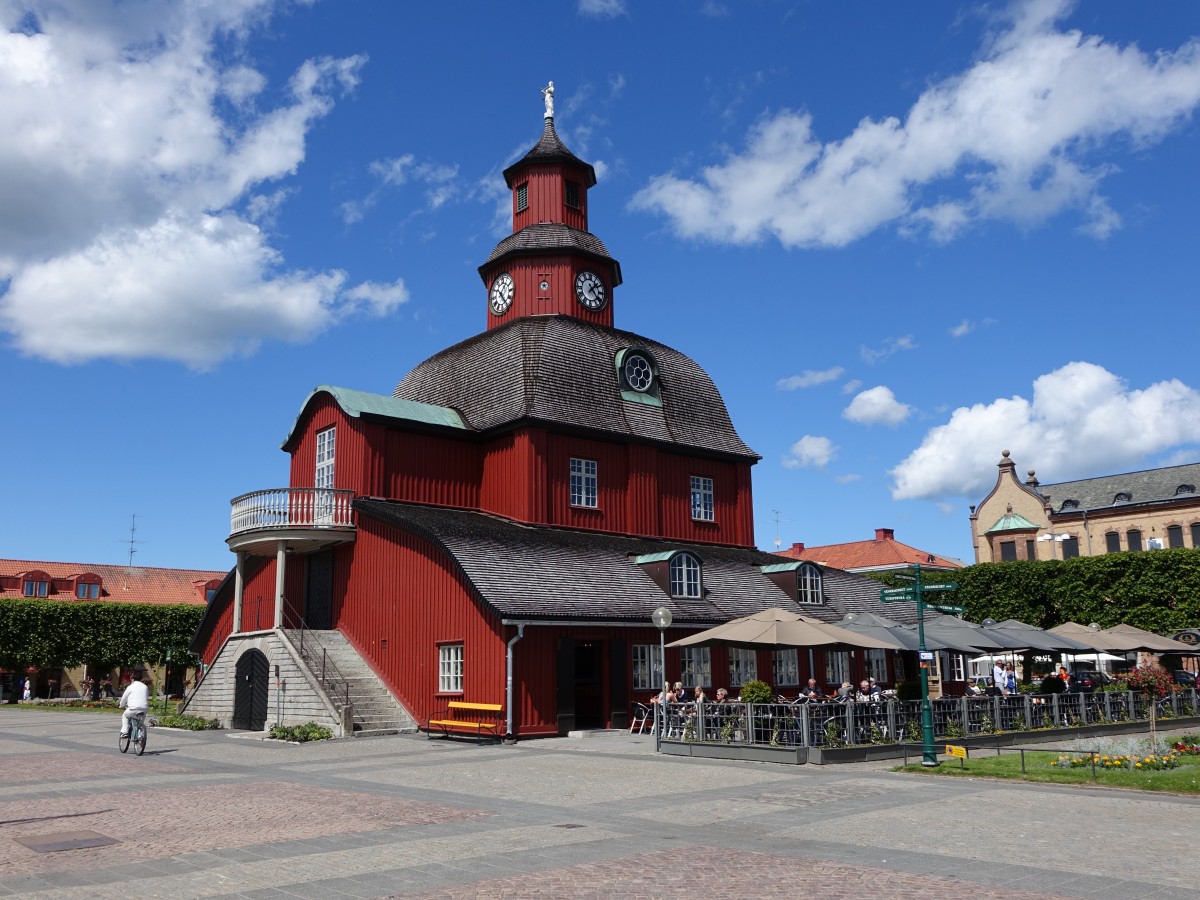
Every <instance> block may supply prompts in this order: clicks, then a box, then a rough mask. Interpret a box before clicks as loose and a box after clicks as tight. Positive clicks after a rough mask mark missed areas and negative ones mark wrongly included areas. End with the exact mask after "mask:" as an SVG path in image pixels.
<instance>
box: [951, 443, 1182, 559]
mask: <svg viewBox="0 0 1200 900" xmlns="http://www.w3.org/2000/svg"><path fill="white" fill-rule="evenodd" d="M997 468H998V470H999V471H998V472H997V475H996V484H995V486H993V487H992V490H991V492H990V493H988V495H987V496H986V497H984V498H983V500H982V501H980V502H979V504H978V505H976V506H972V507H971V516H970V522H971V539H972V543H973V545H974V548H975V561H976V562H1009V561H1015V560H1029V559H1042V560H1045V559H1071V558H1072V557H1076V556H1099V555H1101V554H1104V553H1119V552H1121V551H1126V550H1134V551H1138V550H1159V549H1164V548H1170V547H1200V493H1197V488H1198V487H1200V463H1193V464H1190V465H1184V466H1167V467H1164V468H1161V469H1147V470H1144V471H1140V472H1127V473H1125V474H1122V475H1101V476H1098V477H1096V478H1085V479H1082V480H1079V481H1064V482H1061V483H1059V484H1041V483H1039V482H1038V480H1037V476H1036V474H1035V472H1034V470H1032V469H1030V470H1029V471H1028V472H1027V473H1026V478H1025V480H1024V481H1021V479H1020V478H1018V477H1017V471H1016V469H1017V467H1016V463H1014V462H1013V460H1012V459H1011V458H1010V456H1009V452H1008V451H1007V450H1005V451H1004V452H1003V454H1002V456H1001V459H1000V462H999V463H997Z"/></svg>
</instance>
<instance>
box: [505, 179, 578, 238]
mask: <svg viewBox="0 0 1200 900" xmlns="http://www.w3.org/2000/svg"><path fill="white" fill-rule="evenodd" d="M565 181H574V182H576V183H577V184H578V185H579V208H578V209H576V208H573V207H570V206H567V205H566V197H565V195H564V193H563V184H564V182H565ZM521 184H527V185H528V186H529V190H528V195H527V197H528V201H529V205H528V206H527V207H526V208H525V209H524V210H521V211H518V210H517V192H516V188H517V187H518V186H519V185H521ZM512 194H513V206H512V210H513V231H514V232H516V231H520V230H521V229H522V228H526V227H528V226H530V225H537V224H540V223H542V222H561V223H563V224H564V225H569V226H570V227H571V228H577V229H579V230H580V231H587V228H588V224H587V223H588V218H587V205H588V187H587V183H586V181H584V178H583V173H582V172H580V171H579V170H577V169H575V168H573V167H568V166H561V165H558V166H546V165H539V166H532V167H530V168H529V169H526V170H525V171H524V172H523V173H521V175H520V177H519V178H518V179H517V181H516V183H515V184H514V185H513V192H512Z"/></svg>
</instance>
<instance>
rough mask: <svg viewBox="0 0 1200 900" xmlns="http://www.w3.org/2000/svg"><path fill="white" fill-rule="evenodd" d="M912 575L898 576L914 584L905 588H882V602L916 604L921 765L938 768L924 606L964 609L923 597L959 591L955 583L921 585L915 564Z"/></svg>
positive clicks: (919, 567) (917, 567)
mask: <svg viewBox="0 0 1200 900" xmlns="http://www.w3.org/2000/svg"><path fill="white" fill-rule="evenodd" d="M912 568H913V571H912V574H911V575H909V574H897V575H894V576H893V577H894V578H895V579H896V580H897V581H911V582H912V584H910V585H904V586H902V587H890V588H883V589H882V590H880V592H879V602H880V603H912V602H914V601H915V602H916V604H917V639H918V644H917V647H918V653H919V656H920V659H921V744H922V747H921V765H923V766H929V767H931V768H932V767H933V766H937V765H939V763H938V758H937V750H936V749H935V748H934V746H933V706H932V705H931V704H930V702H929V669H928V668H927V665H928V663H929V662H931V661H932V660H933V653H931V652H930V651H928V650H926V649H925V607H926V606H930V607H932V608H933V609H937V610H941V611H942V612H954V613H961V612H963V608H962V607H961V606H950V605H937V604H926V602H925V600H924V597H923V595H924V594H926V593H929V592H931V591H932V592H934V593H940V592H942V591H956V590H958V585H957V584H954V583H953V582H948V583H946V584H929V585H923V584H921V564H920V563H915V564H914V565H913V567H912Z"/></svg>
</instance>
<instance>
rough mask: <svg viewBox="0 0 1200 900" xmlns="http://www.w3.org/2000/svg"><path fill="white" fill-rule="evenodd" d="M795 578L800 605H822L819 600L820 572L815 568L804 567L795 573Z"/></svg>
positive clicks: (810, 566) (820, 599)
mask: <svg viewBox="0 0 1200 900" xmlns="http://www.w3.org/2000/svg"><path fill="white" fill-rule="evenodd" d="M796 578H797V579H798V580H799V588H800V591H799V594H798V596H799V599H800V602H801V603H822V602H824V601H823V600H822V598H821V570H820V569H818V568H817V567H816V566H812V565H806V566H801V567H800V571H799V572H797V573H796Z"/></svg>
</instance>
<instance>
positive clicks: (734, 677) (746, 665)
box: [729, 647, 758, 687]
mask: <svg viewBox="0 0 1200 900" xmlns="http://www.w3.org/2000/svg"><path fill="white" fill-rule="evenodd" d="M757 678H758V651H756V650H752V649H750V648H747V647H730V648H729V686H730V687H741V686H742V685H743V684H745V683H746V682H747V681H754V680H755V679H757Z"/></svg>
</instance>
